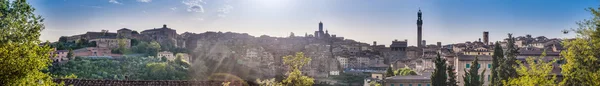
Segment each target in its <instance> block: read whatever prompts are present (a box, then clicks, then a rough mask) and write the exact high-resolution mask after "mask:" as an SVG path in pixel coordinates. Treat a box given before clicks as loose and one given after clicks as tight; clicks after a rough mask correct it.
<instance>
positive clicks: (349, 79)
mask: <svg viewBox="0 0 600 86" xmlns="http://www.w3.org/2000/svg"><path fill="white" fill-rule="evenodd" d="M367 76H368V75H365V74H349V73H340V75H337V76H333V79H335V80H337V81H338V82H342V83H346V84H356V83H359V84H364V83H363V80H364V79H365V77H367Z"/></svg>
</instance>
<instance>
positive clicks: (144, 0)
mask: <svg viewBox="0 0 600 86" xmlns="http://www.w3.org/2000/svg"><path fill="white" fill-rule="evenodd" d="M137 1H138V2H144V3H148V2H152V0H137Z"/></svg>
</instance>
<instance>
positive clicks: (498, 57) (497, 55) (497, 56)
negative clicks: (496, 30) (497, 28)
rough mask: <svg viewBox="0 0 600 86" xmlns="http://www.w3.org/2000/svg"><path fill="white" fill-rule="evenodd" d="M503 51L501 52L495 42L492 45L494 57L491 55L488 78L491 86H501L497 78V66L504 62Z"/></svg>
mask: <svg viewBox="0 0 600 86" xmlns="http://www.w3.org/2000/svg"><path fill="white" fill-rule="evenodd" d="M503 53H504V50H502V46H500V43H499V42H496V43H495V45H494V55H492V69H490V70H492V74H491V76H490V78H491V79H492V80H491V85H492V86H501V82H500V81H499V78H498V71H497V70H499V68H498V67H499V66H500V62H502V61H504V54H503Z"/></svg>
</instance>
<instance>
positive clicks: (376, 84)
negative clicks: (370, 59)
mask: <svg viewBox="0 0 600 86" xmlns="http://www.w3.org/2000/svg"><path fill="white" fill-rule="evenodd" d="M369 86H381V83H377V82H376V81H371V82H369Z"/></svg>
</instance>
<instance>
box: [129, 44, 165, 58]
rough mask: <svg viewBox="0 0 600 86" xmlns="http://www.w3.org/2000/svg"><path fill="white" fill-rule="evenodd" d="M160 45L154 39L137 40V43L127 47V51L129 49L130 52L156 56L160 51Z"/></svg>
mask: <svg viewBox="0 0 600 86" xmlns="http://www.w3.org/2000/svg"><path fill="white" fill-rule="evenodd" d="M160 47H161V46H160V44H158V42H156V41H152V42H150V43H148V42H145V41H139V43H137V45H135V46H131V48H129V51H131V52H132V53H138V54H146V55H149V56H156V54H157V53H158V51H160Z"/></svg>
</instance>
